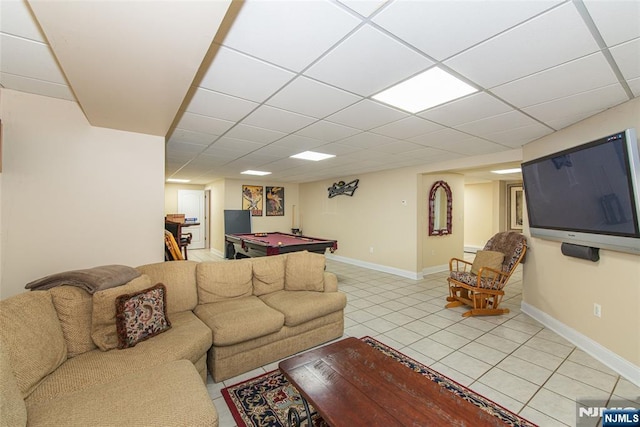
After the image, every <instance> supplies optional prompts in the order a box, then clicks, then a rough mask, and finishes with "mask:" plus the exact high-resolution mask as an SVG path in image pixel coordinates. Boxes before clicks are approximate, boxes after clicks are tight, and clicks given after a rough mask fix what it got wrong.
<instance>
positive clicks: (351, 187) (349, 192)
mask: <svg viewBox="0 0 640 427" xmlns="http://www.w3.org/2000/svg"><path fill="white" fill-rule="evenodd" d="M358 182H360V180H359V179H354V180H353V181H351V182H348V183H345V182H344V181H339V182H334V183H333V185H332V186H331V187H329V188H327V190H328V191H329V198H330V199H331V198H332V197H336V196H339V195H341V194H344V195H345V196H353V193H355V191H356V190H357V189H358Z"/></svg>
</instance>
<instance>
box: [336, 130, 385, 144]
mask: <svg viewBox="0 0 640 427" xmlns="http://www.w3.org/2000/svg"><path fill="white" fill-rule="evenodd" d="M394 141H395V139H393V138H389V137H388V136H384V135H378V134H376V133H371V132H362V133H359V134H357V135H353V136H350V137H349V138H345V139H342V140H340V144H342V145H348V146H350V147H358V148H375V147H379V146H382V145H385V144H389V143H391V142H394Z"/></svg>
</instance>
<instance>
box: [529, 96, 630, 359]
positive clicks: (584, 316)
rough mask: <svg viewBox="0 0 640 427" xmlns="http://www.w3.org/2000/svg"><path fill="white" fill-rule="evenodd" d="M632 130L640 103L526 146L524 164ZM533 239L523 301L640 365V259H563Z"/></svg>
mask: <svg viewBox="0 0 640 427" xmlns="http://www.w3.org/2000/svg"><path fill="white" fill-rule="evenodd" d="M628 127H635V128H636V129H640V99H639V98H636V99H634V100H632V101H629V102H627V103H625V104H623V105H620V106H618V107H615V108H612V109H610V110H607V111H605V112H603V113H600V114H598V115H596V116H593V117H591V118H589V119H587V120H584V121H582V122H580V123H578V124H575V125H573V126H570V127H568V128H566V129H563V130H561V131H559V132H556V133H554V134H552V135H549V136H548V137H545V138H542V139H540V140H538V141H535V142H533V143H530V144H527V145H525V146H524V147H523V160H524V161H527V160H531V159H534V158H537V157H540V156H543V155H546V154H551V153H553V152H556V151H559V150H562V149H564V148H568V147H571V146H575V145H578V144H580V143H583V142H588V141H591V140H593V139H596V138H598V137H601V136H604V135H607V134H609V133H613V132H617V131H619V130H622V129H625V128H628ZM525 231H526V230H525ZM529 240H530V242H529V244H530V247H531V250H530V252H529V253H528V254H527V262H526V264H525V265H524V288H523V297H524V302H525V303H526V304H530V305H532V306H533V307H535V308H537V309H538V310H541V311H542V312H544V313H546V314H548V315H549V316H551V317H552V318H554V319H556V320H557V321H559V322H561V323H562V324H564V325H566V326H568V327H570V328H572V329H574V330H576V331H577V332H579V333H580V334H583V335H584V336H586V337H588V338H590V339H591V340H593V341H595V342H597V343H598V344H600V345H602V346H604V347H606V348H607V349H609V350H610V351H612V352H614V353H616V354H617V355H619V356H620V357H622V358H624V359H626V360H627V361H629V362H631V363H633V364H635V365H636V366H640V339H639V338H638V337H640V256H637V255H630V254H624V253H619V252H613V251H609V250H600V261H599V262H595V263H594V262H590V261H585V260H578V259H575V258H569V257H565V256H563V255H562V254H561V252H560V242H553V241H549V240H542V239H537V238H530V239H529ZM594 303H598V304H600V305H601V306H602V317H601V318H597V317H595V316H594V315H593V304H594Z"/></svg>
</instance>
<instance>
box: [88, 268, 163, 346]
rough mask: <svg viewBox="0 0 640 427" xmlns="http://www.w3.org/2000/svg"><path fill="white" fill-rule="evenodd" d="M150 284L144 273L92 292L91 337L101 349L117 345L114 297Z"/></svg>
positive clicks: (139, 289) (144, 287) (140, 289)
mask: <svg viewBox="0 0 640 427" xmlns="http://www.w3.org/2000/svg"><path fill="white" fill-rule="evenodd" d="M149 286H151V279H150V278H149V276H147V275H146V274H143V275H142V276H140V277H138V278H135V279H133V280H132V281H130V282H129V283H127V284H126V285H122V286H118V287H115V288H110V289H105V290H104V291H98V292H96V293H95V294H93V312H92V314H91V338H93V342H94V343H95V344H96V345H97V346H98V348H99V349H100V350H102V351H107V350H111V349H114V348H117V347H118V330H117V328H116V298H117V297H119V296H120V295H125V294H131V293H135V292H138V291H142V290H144V289H146V288H148V287H149Z"/></svg>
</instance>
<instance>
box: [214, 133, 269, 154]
mask: <svg viewBox="0 0 640 427" xmlns="http://www.w3.org/2000/svg"><path fill="white" fill-rule="evenodd" d="M263 146H264V144H259V143H257V142H251V141H245V140H243V139H236V138H228V137H222V138H220V139H218V140H217V141H216V142H215V144H213V145H212V146H211V147H209V148H208V149H207V151H206V152H207V153H211V152H212V151H211V150H212V149H222V150H229V151H233V152H236V153H241V154H247V153H250V152H252V151H255V150H258V149H259V148H262V147H263Z"/></svg>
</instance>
